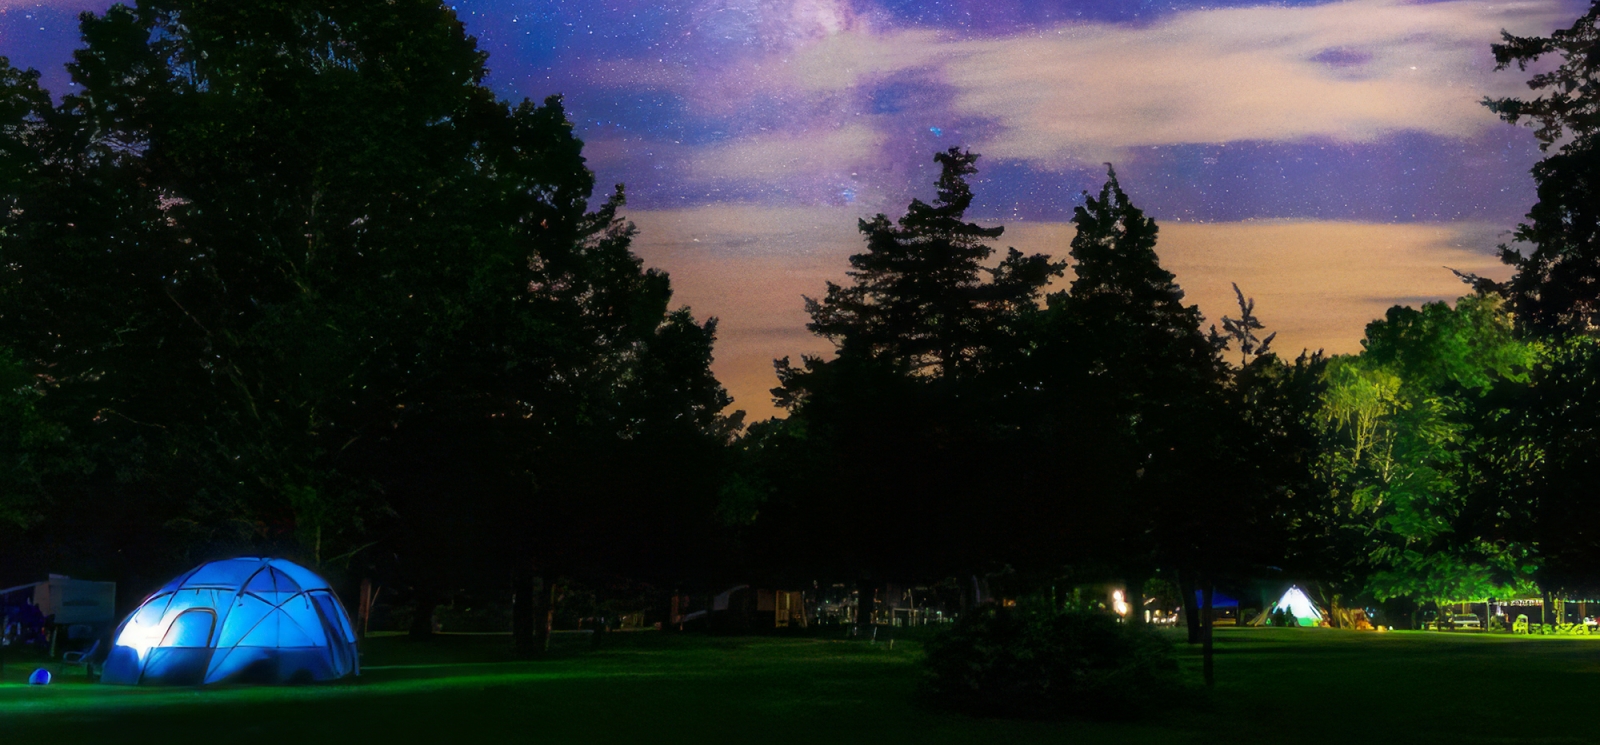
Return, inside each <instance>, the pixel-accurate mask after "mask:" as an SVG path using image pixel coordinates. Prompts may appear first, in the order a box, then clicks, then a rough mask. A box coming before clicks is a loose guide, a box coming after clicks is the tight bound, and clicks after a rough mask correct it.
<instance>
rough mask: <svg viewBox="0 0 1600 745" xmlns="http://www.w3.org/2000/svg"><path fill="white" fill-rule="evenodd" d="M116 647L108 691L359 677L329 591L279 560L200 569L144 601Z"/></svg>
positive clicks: (349, 633)
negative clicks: (123, 687)
mask: <svg viewBox="0 0 1600 745" xmlns="http://www.w3.org/2000/svg"><path fill="white" fill-rule="evenodd" d="M114 639H115V645H114V646H113V647H112V649H111V654H110V656H109V657H108V658H107V659H106V664H105V672H104V674H103V675H102V677H101V680H103V681H104V682H107V683H121V684H125V685H134V684H147V685H150V684H154V685H161V684H165V685H200V684H206V683H222V682H246V683H298V682H310V681H317V680H332V679H335V678H342V677H344V676H346V675H350V674H352V673H358V672H359V662H358V660H357V659H356V645H355V641H356V639H355V633H354V631H353V630H352V628H351V625H350V617H349V615H347V614H346V613H345V611H344V606H343V605H341V604H340V603H339V599H338V597H336V596H335V595H334V594H333V589H332V588H330V587H329V586H328V583H327V582H325V581H323V579H322V578H321V577H318V576H317V575H316V574H315V573H313V572H312V571H311V570H309V569H306V568H305V567H302V566H300V565H298V564H295V563H293V562H289V561H285V560H283V559H265V558H239V559H226V560H223V561H213V562H210V563H208V564H202V565H200V566H199V567H196V568H195V569H193V570H191V571H189V572H187V573H185V574H183V575H181V576H179V577H178V578H177V579H174V580H173V581H171V582H169V583H167V585H166V586H165V587H162V588H161V589H160V590H157V591H156V592H155V593H154V594H152V595H151V596H150V597H149V598H146V599H145V601H144V602H143V603H141V604H140V605H139V608H138V610H136V611H134V612H133V613H132V614H131V615H129V616H128V618H127V620H125V621H123V622H122V625H121V626H119V627H118V628H117V632H116V636H115V637H114Z"/></svg>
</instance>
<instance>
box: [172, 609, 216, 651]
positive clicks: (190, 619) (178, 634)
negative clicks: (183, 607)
mask: <svg viewBox="0 0 1600 745" xmlns="http://www.w3.org/2000/svg"><path fill="white" fill-rule="evenodd" d="M216 620H217V616H216V614H215V613H212V612H211V611H210V610H208V609H203V608H196V609H194V610H189V611H184V612H183V613H182V614H181V615H179V616H178V617H177V618H175V619H173V621H172V627H171V628H168V629H167V638H165V639H162V640H161V646H163V647H205V646H209V645H210V644H211V627H212V626H213V625H215V624H216Z"/></svg>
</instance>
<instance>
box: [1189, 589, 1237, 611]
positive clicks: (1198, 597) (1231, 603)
mask: <svg viewBox="0 0 1600 745" xmlns="http://www.w3.org/2000/svg"><path fill="white" fill-rule="evenodd" d="M1205 602H1206V596H1205V593H1203V592H1201V591H1200V590H1195V591H1194V606H1195V607H1196V608H1199V607H1200V606H1202V605H1204V604H1205ZM1211 607H1213V608H1237V607H1239V601H1238V600H1235V599H1233V598H1231V597H1228V596H1227V595H1224V594H1222V593H1220V592H1216V591H1215V590H1213V591H1212V592H1211Z"/></svg>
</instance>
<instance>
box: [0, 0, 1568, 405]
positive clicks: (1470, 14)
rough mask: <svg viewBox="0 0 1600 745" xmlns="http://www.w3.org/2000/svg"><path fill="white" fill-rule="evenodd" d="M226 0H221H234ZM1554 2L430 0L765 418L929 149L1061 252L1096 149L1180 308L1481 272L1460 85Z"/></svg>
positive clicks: (1328, 334) (1295, 328)
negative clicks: (564, 125) (555, 130)
mask: <svg viewBox="0 0 1600 745" xmlns="http://www.w3.org/2000/svg"><path fill="white" fill-rule="evenodd" d="M241 1H248V0H241ZM106 5H107V3H105V2H103V0H45V1H43V2H40V1H39V0H0V54H3V55H5V56H8V57H10V58H11V61H12V62H13V64H17V65H20V66H29V67H35V68H38V69H39V70H41V71H43V72H44V83H45V85H46V86H47V87H49V88H50V89H51V90H52V91H55V92H57V93H58V94H59V93H61V92H64V91H67V90H70V88H69V86H70V82H69V81H68V80H67V78H66V75H65V73H64V72H62V69H61V65H62V64H63V63H64V62H65V61H66V60H67V58H68V57H69V55H70V54H71V50H72V49H73V48H74V47H75V46H76V45H77V43H78V37H77V21H76V17H77V14H78V13H80V12H82V11H84V10H93V11H99V10H103V9H104V8H105V7H106ZM1586 6H1587V3H1586V2H1583V0H1512V1H1509V2H1477V1H1474V0H1442V1H1440V0H1432V1H1430V0H1339V1H1333V2H1328V1H1321V2H1310V1H1306V2H1276V3H1270V4H1263V3H1256V2H1249V1H1247V0H1212V1H1211V2H1186V1H1183V0H1166V1H1163V2H1155V1H1153V0H682V1H681V2H675V1H674V0H576V1H566V2H563V1H562V0H457V2H454V3H452V7H454V8H455V9H456V12H457V14H458V15H459V16H460V18H461V19H462V20H463V21H464V22H465V23H466V26H467V29H468V32H469V33H471V34H473V35H474V36H476V37H477V38H478V40H479V43H480V45H481V46H482V47H483V48H484V49H485V50H486V51H488V52H489V53H490V57H489V66H490V68H491V74H490V78H489V84H490V85H491V86H492V87H493V88H494V89H495V90H496V91H498V92H499V93H500V94H501V95H502V96H504V97H506V98H509V99H521V98H524V97H529V98H534V99H540V98H543V97H544V96H547V95H549V94H552V93H560V94H563V95H564V96H565V97H566V102H567V107H568V111H569V114H570V116H571V117H572V119H573V120H574V122H575V124H576V125H577V128H578V132H579V134H580V135H581V136H582V137H583V139H584V140H585V142H586V143H587V146H586V148H585V152H586V154H587V155H588V157H589V163H590V166H591V167H592V168H594V170H595V171H596V172H597V173H598V175H599V177H600V179H601V182H602V183H614V182H624V183H626V184H627V188H628V194H629V208H628V215H629V217H630V218H631V219H633V220H634V222H635V223H637V224H638V226H639V228H640V231H641V232H640V236H639V239H638V242H637V244H636V250H637V252H638V253H639V254H640V255H641V256H642V257H643V258H644V259H645V261H646V262H647V263H648V264H650V265H653V266H657V267H660V268H663V269H666V270H667V271H669V272H670V273H671V274H672V277H673V284H674V287H675V289H676V300H677V302H679V303H685V304H688V305H690V306H691V307H692V308H693V309H694V310H695V313H696V315H697V316H699V317H701V318H705V317H707V316H716V317H718V318H720V319H721V326H720V340H719V343H718V347H717V362H716V365H715V370H716V371H717V374H718V376H719V378H720V379H721V380H722V381H723V383H724V385H726V386H727V387H728V388H729V390H730V392H732V393H733V394H734V396H735V399H736V403H735V405H736V406H737V407H739V408H743V409H746V410H748V411H749V412H750V415H751V416H752V417H753V418H758V419H759V418H764V417H766V416H768V415H771V414H773V413H775V412H774V410H773V409H772V407H771V403H770V399H769V396H768V395H767V392H766V391H767V389H768V388H770V387H772V386H773V385H774V384H775V383H776V381H775V380H774V379H773V376H772V360H773V358H775V357H782V356H785V355H789V356H795V357H798V356H799V355H800V354H803V353H807V354H820V353H826V352H827V351H828V350H829V349H830V346H829V345H828V343H827V342H826V341H823V340H820V339H818V338H816V337H813V336H811V335H810V334H809V333H807V332H806V331H805V328H804V324H805V321H806V317H805V314H804V312H803V310H802V301H801V296H802V295H812V296H816V295H819V294H821V293H822V292H823V283H824V282H825V281H827V280H829V279H834V280H839V279H842V278H843V275H844V270H845V268H846V264H845V258H846V257H847V256H848V255H850V254H852V253H856V252H859V251H860V250H862V242H861V239H860V236H859V235H858V234H857V233H856V230H855V225H856V220H857V219H858V218H860V217H865V216H870V215H872V214H876V213H878V212H886V213H888V214H889V215H890V216H891V217H898V216H899V214H900V213H901V212H902V211H903V210H904V208H905V205H906V203H907V201H908V200H909V199H910V198H912V197H914V196H920V197H922V198H924V199H931V198H932V192H933V187H932V181H933V179H934V178H935V177H936V175H937V171H936V167H935V166H934V164H933V162H932V155H933V153H934V152H936V151H938V150H942V149H945V148H948V147H951V146H965V147H970V148H971V149H972V150H974V151H975V152H979V153H982V154H983V159H982V160H980V161H979V167H980V169H981V171H982V172H981V173H980V174H979V177H978V178H977V179H976V180H975V182H974V189H975V191H976V192H977V195H978V197H977V202H976V204H975V207H974V209H973V211H972V212H971V213H969V216H970V217H975V218H977V219H978V220H979V221H980V222H983V223H985V224H989V225H995V224H1003V225H1005V226H1006V233H1005V235H1004V236H1003V237H1002V238H1001V240H1000V241H999V242H998V244H997V248H1004V247H1005V246H1016V247H1017V248H1019V249H1022V250H1024V251H1028V252H1034V251H1038V252H1044V253H1054V254H1059V255H1064V254H1065V251H1066V249H1067V243H1068V241H1070V240H1071V237H1072V227H1071V225H1070V223H1068V222H1067V221H1068V220H1069V219H1070V217H1071V214H1072V209H1073V207H1074V206H1075V205H1077V204H1079V203H1080V202H1081V199H1082V192H1083V191H1084V190H1086V189H1098V187H1099V185H1100V183H1101V182H1103V181H1104V177H1105V166H1104V165H1102V164H1103V163H1106V162H1111V163H1114V164H1115V165H1116V168H1117V173H1118V176H1119V178H1120V179H1121V181H1122V184H1123V186H1124V188H1125V189H1126V190H1127V191H1128V192H1129V194H1130V195H1131V197H1132V198H1133V200H1134V202H1135V204H1137V205H1139V206H1141V207H1143V208H1144V209H1145V210H1146V211H1147V212H1148V213H1149V214H1150V215H1151V216H1153V217H1155V218H1156V220H1157V221H1158V222H1159V223H1160V224H1161V226H1162V230H1161V244H1160V247H1159V252H1160V254H1161V258H1162V261H1163V263H1164V264H1165V265H1166V266H1167V267H1168V268H1169V269H1171V270H1172V271H1173V272H1175V273H1176V274H1177V276H1178V281H1179V283H1180V284H1182V285H1183V287H1184V288H1185V290H1187V292H1188V297H1189V299H1190V301H1192V302H1196V303H1198V304H1199V305H1200V307H1201V309H1202V310H1203V311H1204V312H1205V313H1206V315H1207V317H1208V319H1211V320H1212V321H1215V319H1217V318H1219V317H1220V316H1221V315H1223V314H1225V313H1229V312H1231V311H1233V310H1234V308H1233V305H1232V303H1233V295H1232V289H1231V287H1230V282H1237V283H1239V285H1240V286H1241V287H1242V288H1243V289H1244V291H1245V292H1246V293H1247V294H1249V295H1251V296H1254V297H1255V298H1256V299H1257V301H1258V302H1257V313H1258V315H1260V316H1261V317H1262V319H1263V320H1264V321H1265V322H1266V323H1267V325H1268V328H1269V330H1274V331H1278V332H1279V341H1278V342H1277V346H1279V347H1280V348H1281V349H1280V351H1283V352H1298V351H1299V350H1300V349H1301V348H1302V347H1309V348H1312V349H1316V348H1325V349H1327V350H1328V351H1329V352H1351V351H1358V350H1359V344H1358V341H1359V339H1360V337H1361V333H1362V329H1363V327H1364V326H1365V324H1366V323H1367V322H1368V321H1369V320H1371V319H1373V318H1376V317H1378V316H1380V315H1382V313H1383V311H1384V309H1385V308H1387V307H1389V306H1390V305H1393V304H1395V303H1409V304H1417V303H1421V302H1427V301H1430V300H1435V299H1449V298H1454V297H1455V296H1457V295H1460V294H1462V292H1463V291H1464V287H1463V286H1462V285H1461V284H1460V283H1459V282H1458V281H1457V280H1456V279H1455V278H1454V276H1453V275H1452V274H1451V273H1450V272H1449V271H1448V270H1447V269H1446V268H1445V267H1453V268H1456V269H1460V270H1463V271H1476V272H1483V273H1486V274H1489V275H1491V276H1497V277H1503V276H1505V274H1506V272H1505V270H1504V269H1503V268H1501V267H1500V266H1499V264H1498V262H1496V261H1495V259H1494V258H1493V256H1492V251H1493V250H1494V247H1495V245H1496V244H1498V243H1501V242H1505V241H1507V240H1509V235H1508V231H1509V230H1510V229H1512V228H1513V227H1514V226H1515V225H1516V223H1517V222H1518V221H1519V219H1521V217H1522V215H1523V214H1525V213H1526V212H1527V210H1528V207H1529V206H1530V205H1531V204H1532V203H1533V201H1534V193H1533V184H1532V181H1531V179H1530V178H1529V176H1528V169H1529V167H1530V166H1532V165H1533V163H1534V162H1535V161H1537V160H1538V158H1539V151H1538V148H1537V146H1536V144H1535V142H1534V140H1533V137H1532V135H1531V133H1529V132H1528V131H1527V130H1526V129H1521V128H1516V127H1512V126H1509V125H1506V124H1504V123H1502V122H1500V121H1499V120H1497V119H1496V118H1495V117H1494V115H1493V114H1491V113H1489V112H1488V111H1487V110H1486V109H1484V108H1483V107H1482V106H1481V105H1480V104H1479V101H1480V100H1482V99H1483V97H1484V96H1486V95H1488V96H1500V95H1520V94H1521V93H1523V92H1525V91H1526V88H1525V87H1524V81H1525V80H1526V79H1527V74H1526V73H1518V72H1516V71H1514V70H1512V71H1504V72H1494V70H1493V67H1494V63H1493V59H1492V57H1491V55H1490V51H1489V45H1490V44H1491V43H1493V42H1495V41H1498V40H1499V34H1500V31H1501V30H1502V29H1506V30H1509V31H1511V32H1512V33H1517V34H1539V35H1545V34H1548V33H1549V32H1550V31H1552V30H1554V29H1556V28H1564V27H1566V26H1569V25H1570V24H1571V22H1572V20H1573V19H1574V18H1576V17H1577V16H1578V15H1579V14H1581V13H1582V12H1583V11H1584V9H1585V8H1586Z"/></svg>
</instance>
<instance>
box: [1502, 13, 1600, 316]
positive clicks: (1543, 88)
mask: <svg viewBox="0 0 1600 745" xmlns="http://www.w3.org/2000/svg"><path fill="white" fill-rule="evenodd" d="M1597 20H1600V2H1597V3H1591V4H1590V7H1589V12H1588V13H1585V14H1584V15H1583V16H1581V17H1579V18H1578V19H1577V21H1575V22H1574V23H1573V24H1572V26H1571V27H1570V28H1566V29H1561V30H1557V31H1556V32H1554V33H1552V34H1551V35H1550V36H1547V37H1518V36H1512V35H1511V34H1509V33H1506V34H1504V38H1505V40H1504V43H1501V44H1495V45H1494V47H1493V49H1494V56H1495V63H1496V66H1495V69H1497V70H1504V69H1505V68H1507V67H1509V66H1511V65H1513V64H1515V65H1516V66H1517V68H1518V69H1519V70H1526V69H1527V66H1528V65H1529V64H1531V63H1534V62H1537V61H1538V60H1540V59H1542V58H1545V57H1550V56H1555V57H1559V58H1560V64H1558V65H1557V66H1556V67H1555V69H1553V70H1550V71H1548V72H1543V73H1540V74H1537V75H1534V76H1533V77H1532V78H1530V79H1529V80H1528V87H1529V88H1530V89H1531V90H1533V91H1535V92H1537V93H1538V94H1539V95H1537V96H1535V97H1533V98H1531V99H1520V98H1502V99H1497V100H1489V99H1486V100H1485V101H1484V104H1485V105H1486V106H1488V107H1489V109H1490V110H1491V111H1494V112H1495V113H1497V114H1499V115H1500V118H1502V119H1504V120H1506V121H1507V122H1509V123H1512V124H1518V123H1525V124H1527V125H1528V126H1530V127H1533V128H1534V134H1535V135H1536V136H1537V137H1538V139H1539V148H1540V149H1541V150H1544V151H1549V150H1550V149H1551V148H1552V147H1554V148H1555V152H1554V153H1552V154H1550V155H1548V156H1547V157H1545V158H1544V159H1543V160H1541V161H1539V163H1537V164H1536V165H1534V167H1533V180H1534V184H1535V185H1536V187H1537V190H1538V197H1539V201H1538V202H1537V203H1536V204H1534V206H1533V208H1532V209H1531V210H1530V211H1529V212H1528V221H1527V222H1526V223H1523V224H1522V225H1519V226H1518V227H1517V230H1516V233H1515V237H1516V240H1517V241H1519V242H1521V243H1525V244H1528V245H1530V246H1532V251H1531V253H1528V254H1526V255H1524V254H1523V253H1522V251H1521V250H1518V249H1515V248H1512V247H1508V246H1501V248H1500V258H1501V260H1502V261H1504V262H1505V263H1506V264H1509V265H1510V266H1511V267H1512V268H1513V269H1515V270H1516V273H1515V274H1514V275H1513V276H1512V278H1511V280H1510V281H1509V282H1508V283H1506V284H1505V286H1504V287H1503V288H1499V289H1501V291H1503V292H1504V293H1506V294H1507V296H1508V297H1509V299H1510V301H1511V310H1512V312H1513V313H1515V314H1516V317H1517V322H1518V323H1519V324H1521V325H1523V326H1526V327H1527V328H1529V329H1531V330H1534V331H1536V332H1538V333H1569V332H1580V333H1589V332H1593V331H1595V330H1596V329H1600V187H1597V186H1596V184H1597V182H1600V55H1597V54H1596V53H1595V48H1596V45H1597V44H1600V30H1597V29H1596V25H1595V24H1596V21H1597ZM1477 284H1478V285H1479V286H1480V288H1482V289H1491V288H1495V287H1496V286H1495V285H1494V283H1492V282H1486V281H1484V280H1482V279H1478V280H1477Z"/></svg>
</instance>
